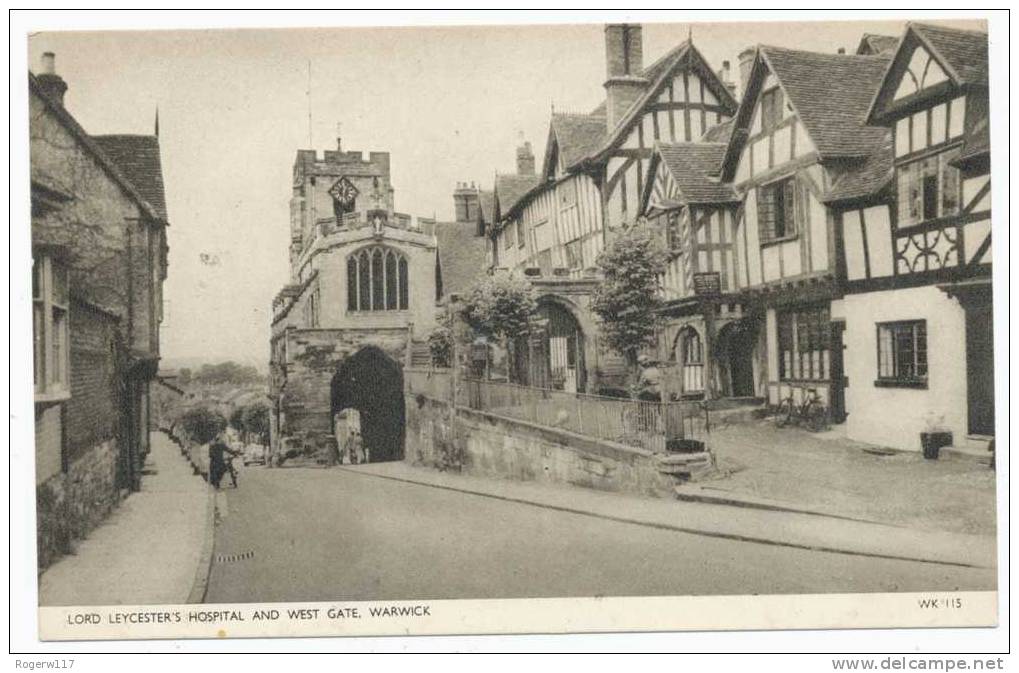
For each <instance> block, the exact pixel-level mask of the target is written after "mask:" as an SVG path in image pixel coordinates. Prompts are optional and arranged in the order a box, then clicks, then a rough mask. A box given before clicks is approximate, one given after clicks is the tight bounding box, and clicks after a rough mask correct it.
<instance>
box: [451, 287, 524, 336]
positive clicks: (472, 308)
mask: <svg viewBox="0 0 1019 673" xmlns="http://www.w3.org/2000/svg"><path fill="white" fill-rule="evenodd" d="M535 308H536V305H535V302H534V297H533V296H532V293H531V286H530V284H529V283H528V282H527V281H525V280H517V279H514V278H511V277H509V276H506V275H498V276H489V277H488V278H487V279H485V280H484V281H483V282H481V283H479V284H478V285H476V286H475V287H474V289H473V290H471V293H470V294H469V295H467V298H466V299H465V300H464V304H463V306H462V308H461V310H460V315H461V316H462V317H463V319H464V321H465V322H466V323H467V325H468V326H470V328H471V329H473V330H474V331H475V332H476V333H477V334H480V335H481V336H485V337H490V338H496V339H514V338H516V337H519V336H523V335H524V334H527V332H528V330H529V328H530V323H531V318H532V316H533V315H534V311H535Z"/></svg>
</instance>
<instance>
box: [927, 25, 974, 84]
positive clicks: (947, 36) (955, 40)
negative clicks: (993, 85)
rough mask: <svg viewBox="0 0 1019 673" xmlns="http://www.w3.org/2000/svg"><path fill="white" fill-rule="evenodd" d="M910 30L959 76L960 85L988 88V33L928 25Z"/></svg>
mask: <svg viewBox="0 0 1019 673" xmlns="http://www.w3.org/2000/svg"><path fill="white" fill-rule="evenodd" d="M909 28H910V29H911V30H912V31H913V32H914V33H916V35H917V36H918V37H919V38H920V39H921V40H922V41H923V42H926V43H927V45H928V46H929V47H930V48H931V49H932V50H933V51H934V52H936V54H937V56H938V57H939V58H940V59H941V60H942V61H943V62H944V63H945V64H946V65H947V66H948V67H949V68H950V69H952V70H954V71H955V73H956V75H958V79H959V81H958V82H957V83H958V84H978V85H983V86H987V33H982V32H980V31H975V30H960V29H958V28H946V27H944V26H932V25H930V24H927V23H911V24H909Z"/></svg>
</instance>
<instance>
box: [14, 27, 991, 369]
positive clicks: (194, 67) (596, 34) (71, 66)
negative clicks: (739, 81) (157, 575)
mask: <svg viewBox="0 0 1019 673" xmlns="http://www.w3.org/2000/svg"><path fill="white" fill-rule="evenodd" d="M946 23H948V24H949V25H955V26H958V27H963V28H981V29H985V26H984V25H983V24H982V22H966V21H948V22H946ZM904 26H905V21H867V22H863V21H860V22H855V21H854V22H825V23H814V24H806V23H790V22H768V23H693V24H690V23H671V24H665V23H660V24H645V25H644V29H643V38H644V64H645V65H648V64H650V63H651V62H653V61H654V60H655V59H656V58H658V57H659V56H661V55H662V54H664V53H666V52H667V51H668V50H670V49H671V48H673V47H674V46H675V45H676V44H678V43H679V42H681V41H682V40H684V39H686V38H687V36H688V35H692V37H693V40H694V44H695V45H696V46H697V48H698V49H699V50H700V51H701V53H702V54H703V55H704V56H705V58H707V60H708V62H709V63H710V64H711V65H712V67H714V68H715V69H716V70H717V69H719V68H720V67H721V64H722V61H723V60H729V61H731V63H732V72H733V77H734V78H736V77H738V58H737V55H738V54H739V52H740V51H742V50H743V49H745V48H746V47H748V46H751V45H753V44H771V45H777V46H784V47H790V48H796V49H807V50H812V51H822V52H829V53H834V52H835V51H837V49H838V48H839V47H845V49H846V51H847V52H849V53H852V52H853V50H854V49H855V48H856V45H857V44H858V42H859V40H860V37H861V36H862V35H863V33H878V34H884V35H896V36H898V35H900V34H901V33H902V30H903V28H904ZM46 51H52V52H55V54H56V67H57V72H58V73H59V74H60V75H61V76H62V77H63V78H64V79H65V81H66V82H67V84H68V91H67V95H66V97H65V105H66V107H67V109H68V110H69V111H70V112H71V113H72V114H73V115H74V116H75V118H76V119H77V120H78V121H79V122H80V123H81V124H82V126H84V128H85V129H86V130H87V131H88V132H89V133H92V134H97V135H98V134H107V133H138V134H151V133H152V132H153V127H154V121H155V116H156V110H157V108H158V111H159V130H160V145H161V148H162V159H163V174H164V181H165V186H166V196H167V209H168V211H169V219H170V227H169V230H168V241H169V246H170V256H169V277H168V279H167V281H166V284H165V286H164V294H165V298H166V302H167V305H166V309H165V322H164V324H163V328H162V331H161V350H162V353H163V357H164V358H165V359H166V361H167V362H168V363H171V366H172V364H173V363H188V364H192V363H196V362H200V361H208V362H216V361H220V360H225V359H234V360H237V361H241V362H245V363H250V364H255V365H258V366H259V367H260V368H262V369H264V368H265V367H266V363H267V360H268V352H269V346H268V343H269V319H270V306H271V301H272V298H273V296H274V295H275V294H276V292H278V291H279V289H280V288H281V287H282V286H283V285H284V284H285V283H286V282H287V281H288V277H289V271H288V251H287V247H288V243H289V241H288V232H289V199H290V194H291V188H290V183H291V180H290V177H291V171H292V167H293V162H294V157H295V153H296V151H297V150H298V149H307V148H316V149H318V150H320V151H321V150H323V149H335V146H336V136H337V124H340V125H341V133H342V139H343V148H344V149H345V150H348V151H349V150H361V151H364V152H365V153H366V154H367V152H368V151H388V152H390V153H391V161H392V171H393V176H392V179H393V184H394V186H395V189H396V193H395V197H396V209H397V210H398V211H400V212H405V213H409V214H412V215H415V216H426V217H431V216H432V215H433V214H434V215H435V216H437V217H438V218H439V219H452V214H453V202H452V193H453V189H454V188H455V186H456V183H457V182H462V181H474V182H476V183H478V184H479V185H480V186H482V187H484V188H491V185H492V181H493V176H494V174H495V173H496V172H502V173H509V172H513V171H514V167H515V154H514V150H515V147H516V146H517V145H518V144H519V143H520V140H521V139H522V138H523V139H527V140H529V141H530V142H531V144H532V145H533V146H534V149H535V154H536V155H537V160H538V162H539V164H540V161H541V158H542V154H543V150H544V146H545V141H546V138H547V134H548V116H549V112H550V110H551V108H552V106H553V105H554V106H555V109H556V110H557V111H563V112H589V111H590V110H591V109H593V108H594V107H595V106H597V105H598V104H599V103H600V102H601V101H602V100H603V99H604V89H603V88H602V83H603V82H604V80H605V52H604V32H603V26H602V25H600V24H588V25H557V26H551V25H546V26H507V25H503V26H492V27H479V26H469V27H467V26H458V27H430V28H356V29H355V28H313V29H280V30H233V31H230V30H205V31H194V30H192V31H123V30H118V31H104V32H40V33H34V34H33V35H31V36H30V38H29V55H28V56H29V64H30V67H31V68H32V69H35V68H36V67H37V65H38V63H39V60H40V57H41V54H42V53H43V52H46ZM309 64H310V79H309ZM309 83H310V87H309ZM309 88H310V96H309ZM309 113H310V119H311V123H310V125H309Z"/></svg>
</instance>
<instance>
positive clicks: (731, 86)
mask: <svg viewBox="0 0 1019 673" xmlns="http://www.w3.org/2000/svg"><path fill="white" fill-rule="evenodd" d="M718 79H720V80H721V81H722V84H724V85H725V88H726V90H727V91H728V92H729V93H730V94H732V96H733V98H735V97H736V95H737V94H736V83H735V82H733V81H732V66H731V64H730V63H729V61H722V69H721V70H719V71H718Z"/></svg>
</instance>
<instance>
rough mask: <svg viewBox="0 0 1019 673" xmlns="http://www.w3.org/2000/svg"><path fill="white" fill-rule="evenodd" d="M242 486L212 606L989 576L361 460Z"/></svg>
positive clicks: (841, 585) (800, 589) (985, 585)
mask: <svg viewBox="0 0 1019 673" xmlns="http://www.w3.org/2000/svg"><path fill="white" fill-rule="evenodd" d="M463 479H465V480H468V479H470V478H469V477H463ZM239 482H240V483H239V487H238V488H237V489H236V490H234V489H231V488H226V489H225V490H224V491H223V492H221V493H220V495H219V503H220V510H221V511H220V517H221V520H220V522H219V524H218V525H217V527H216V540H215V550H214V556H213V565H212V570H211V574H210V578H209V588H208V592H207V595H206V599H205V600H206V602H208V603H231V602H286V601H328V600H386V599H406V600H411V599H442V598H450V599H452V598H525V597H529V598H537V597H552V596H593V595H594V596H597V595H616V596H637V595H725V594H798V593H843V592H847V593H848V592H893V591H924V590H938V591H946V590H953V589H955V590H980V589H993V587H994V583H995V572H994V571H993V570H991V569H986V568H965V567H955V566H949V565H940V564H935V563H922V562H911V561H898V560H888V559H880V558H869V557H864V556H854V555H850V554H840V553H830V552H818V551H809V550H803V549H796V548H791V547H784V546H778V545H768V544H759V543H753V542H743V541H738V540H730V539H722V538H717V537H708V536H704V535H697V534H690V533H681V532H676V531H672V530H663V529H661V528H655V527H652V526H645V525H640V524H634V523H622V522H618V521H611V520H606V519H603V518H598V517H594V516H586V515H583V514H575V513H570V512H563V511H557V510H553V509H546V508H542V507H536V506H533V505H529V504H524V503H519V502H508V501H505V500H498V499H493V498H488V497H483V496H479V495H474V494H467V493H459V492H456V491H451V490H446V489H440V488H433V487H430V486H424V485H417V484H411V483H404V482H398V481H393V480H389V479H382V478H378V477H375V476H372V475H370V474H366V473H359V472H358V470H357V468H352V469H308V468H282V469H272V470H270V469H265V468H261V467H258V468H247V469H244V470H242V471H241V473H240V479H239ZM675 506H676V507H677V508H682V507H684V506H688V505H686V504H685V503H679V502H677V503H676V505H675ZM731 509H732V508H729V511H731ZM721 511H723V512H724V511H726V510H725V508H722V509H721Z"/></svg>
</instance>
